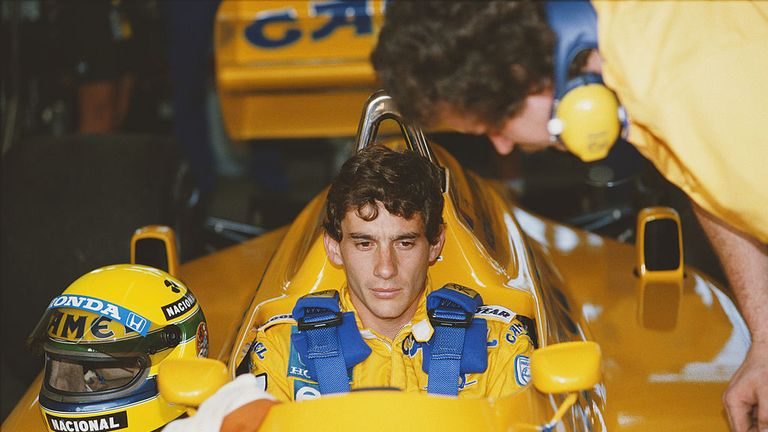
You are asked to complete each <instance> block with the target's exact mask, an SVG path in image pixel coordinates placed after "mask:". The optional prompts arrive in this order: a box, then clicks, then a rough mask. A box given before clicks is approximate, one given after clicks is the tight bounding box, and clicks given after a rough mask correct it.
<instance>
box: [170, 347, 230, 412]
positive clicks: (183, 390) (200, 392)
mask: <svg viewBox="0 0 768 432" xmlns="http://www.w3.org/2000/svg"><path fill="white" fill-rule="evenodd" d="M227 381H229V375H228V374H227V366H226V365H225V364H224V363H222V362H220V361H218V360H213V359H207V358H197V359H174V360H169V361H167V362H165V363H163V364H162V365H160V370H159V373H158V376H157V388H158V390H159V391H160V394H161V395H163V397H165V398H166V400H168V401H169V402H171V403H174V404H178V405H184V406H193V407H196V406H199V405H200V404H201V403H203V401H204V400H205V399H207V398H208V397H209V396H211V395H212V394H213V393H215V392H216V390H218V389H219V388H220V387H221V386H223V385H224V384H226V383H227Z"/></svg>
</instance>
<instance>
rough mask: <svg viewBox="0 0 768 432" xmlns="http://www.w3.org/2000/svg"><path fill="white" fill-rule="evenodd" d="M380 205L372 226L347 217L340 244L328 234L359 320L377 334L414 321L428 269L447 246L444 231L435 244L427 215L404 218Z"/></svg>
mask: <svg viewBox="0 0 768 432" xmlns="http://www.w3.org/2000/svg"><path fill="white" fill-rule="evenodd" d="M377 204H378V216H377V217H376V219H374V220H372V221H365V220H364V219H362V218H360V217H359V216H358V215H357V213H356V212H355V211H354V210H353V211H348V212H347V214H346V215H345V217H344V220H342V222H341V232H342V239H341V241H340V242H336V241H335V240H333V239H332V238H331V237H330V236H328V235H327V234H326V235H325V246H326V251H327V253H328V257H329V258H330V259H331V261H332V262H334V263H335V264H337V265H341V266H343V267H344V271H345V273H346V276H347V285H348V287H349V292H350V297H351V299H352V303H353V304H354V306H355V308H356V309H357V313H358V316H359V317H360V319H361V320H362V321H363V324H365V325H366V327H370V328H373V329H374V330H378V329H379V327H384V328H391V327H392V325H393V324H398V325H400V326H402V325H405V324H406V323H407V322H408V321H410V319H411V318H412V317H413V314H414V313H415V312H416V308H417V306H418V300H419V297H420V296H421V294H422V292H423V291H424V287H425V284H426V279H427V268H428V267H429V265H430V263H432V262H434V261H435V259H437V257H438V255H439V254H440V251H441V249H442V246H443V241H444V234H443V233H442V232H441V234H440V238H439V240H438V241H437V242H436V243H435V244H434V245H431V244H429V241H427V238H426V236H425V227H424V223H423V222H422V218H421V215H419V214H416V215H414V216H413V217H412V218H411V219H404V218H402V217H400V216H394V215H392V214H390V213H389V212H388V211H387V210H386V209H385V208H384V206H383V205H382V204H381V203H377Z"/></svg>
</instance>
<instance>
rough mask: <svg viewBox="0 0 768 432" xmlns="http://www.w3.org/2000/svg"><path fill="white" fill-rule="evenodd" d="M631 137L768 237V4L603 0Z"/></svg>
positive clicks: (608, 58) (701, 198) (613, 75)
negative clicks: (614, 0) (608, 0)
mask: <svg viewBox="0 0 768 432" xmlns="http://www.w3.org/2000/svg"><path fill="white" fill-rule="evenodd" d="M593 4H594V6H595V10H596V11H597V15H598V39H599V46H600V54H601V56H602V58H603V77H604V79H605V82H606V84H607V85H608V86H609V87H611V88H612V89H614V90H615V91H616V93H617V94H618V96H619V99H620V100H621V102H622V104H624V106H625V108H626V109H627V112H628V114H629V119H630V129H629V141H630V142H631V143H632V144H634V145H635V146H636V147H637V148H638V150H639V151H640V152H641V153H642V154H643V155H644V156H645V157H647V158H648V159H650V160H651V161H652V162H653V163H654V165H656V168H657V169H658V170H659V171H660V172H661V173H662V174H664V176H665V177H667V178H668V179H669V180H670V181H671V182H673V183H674V184H675V185H677V186H678V187H680V188H681V189H682V190H684V191H685V192H686V194H687V195H688V196H689V197H690V198H692V199H693V200H694V201H695V202H696V203H698V204H699V205H700V206H701V207H703V208H704V209H706V210H707V211H709V212H710V213H712V214H713V215H715V216H717V217H718V218H720V219H722V220H724V221H725V222H727V223H728V224H730V225H731V226H733V227H735V228H736V229H738V230H740V231H743V232H746V233H748V234H750V235H752V236H754V237H756V238H758V239H759V240H761V241H762V242H768V2H739V1H709V2H691V1H669V2H662V1H646V2H630V1H616V2H604V1H596V2H593Z"/></svg>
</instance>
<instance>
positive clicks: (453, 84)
mask: <svg viewBox="0 0 768 432" xmlns="http://www.w3.org/2000/svg"><path fill="white" fill-rule="evenodd" d="M554 41H555V39H554V34H553V32H552V31H551V30H550V28H549V26H548V25H547V20H546V16H545V13H544V10H543V4H542V3H541V2H534V1H530V0H529V1H461V2H445V1H403V0H393V1H390V2H389V3H388V5H387V10H386V14H385V21H384V25H383V27H382V29H381V33H380V35H379V41H378V44H377V45H376V48H375V49H374V51H373V53H372V54H371V62H372V63H373V67H374V68H375V69H376V73H377V75H378V79H379V82H380V84H381V85H382V86H383V88H384V89H385V90H386V91H387V92H388V93H389V94H390V95H391V96H392V98H393V99H394V100H395V101H396V102H397V105H398V108H399V109H400V111H401V113H402V114H403V115H404V116H405V117H407V118H409V119H410V120H412V121H414V122H416V123H417V124H420V125H422V126H433V125H434V124H435V123H436V122H437V121H438V120H439V119H438V118H437V117H438V116H439V115H440V112H439V110H440V109H441V107H443V106H446V105H447V106H448V107H450V108H451V109H453V110H455V111H457V113H458V114H463V115H467V114H470V115H472V116H474V117H476V118H477V119H478V120H480V121H482V122H484V123H486V124H487V125H489V126H498V125H500V124H502V123H503V121H504V120H505V119H506V118H508V117H509V116H512V115H514V114H516V113H517V112H518V111H519V110H520V109H521V107H522V103H523V101H524V99H525V97H526V96H528V95H530V94H533V93H537V92H540V91H541V90H543V89H544V88H546V87H547V86H548V85H550V83H551V82H552V75H553V60H552V56H553V47H554Z"/></svg>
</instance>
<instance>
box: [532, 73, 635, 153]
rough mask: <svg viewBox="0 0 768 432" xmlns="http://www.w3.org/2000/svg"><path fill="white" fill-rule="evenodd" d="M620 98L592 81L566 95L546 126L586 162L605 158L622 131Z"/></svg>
mask: <svg viewBox="0 0 768 432" xmlns="http://www.w3.org/2000/svg"><path fill="white" fill-rule="evenodd" d="M619 109H620V106H619V101H618V100H617V99H616V95H615V94H614V93H613V92H612V91H611V90H610V89H609V88H608V87H606V86H604V85H601V84H589V85H584V86H580V87H577V88H575V89H573V90H571V91H569V92H568V93H566V94H565V96H564V97H563V99H562V100H561V101H560V103H559V104H558V105H557V108H556V111H555V118H553V119H552V120H550V122H549V124H548V125H547V128H548V129H549V133H550V134H552V135H558V136H559V138H560V140H561V141H562V142H563V144H565V146H566V147H567V148H568V150H570V151H571V152H572V153H573V154H575V155H576V156H578V157H579V158H580V159H581V160H583V161H584V162H593V161H596V160H599V159H602V158H604V157H605V156H606V155H607V154H608V151H609V150H610V149H611V147H612V146H613V143H614V142H616V139H617V138H618V137H619V134H620V133H621V122H620V120H619V116H620V114H619Z"/></svg>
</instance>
